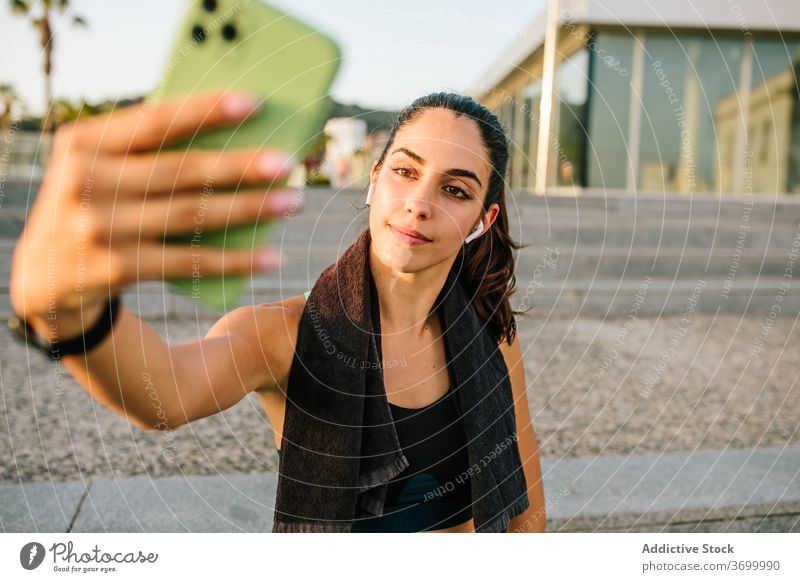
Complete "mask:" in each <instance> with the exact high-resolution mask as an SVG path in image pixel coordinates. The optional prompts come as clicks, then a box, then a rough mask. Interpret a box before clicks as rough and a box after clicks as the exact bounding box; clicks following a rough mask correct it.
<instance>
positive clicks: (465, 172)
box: [392, 147, 483, 188]
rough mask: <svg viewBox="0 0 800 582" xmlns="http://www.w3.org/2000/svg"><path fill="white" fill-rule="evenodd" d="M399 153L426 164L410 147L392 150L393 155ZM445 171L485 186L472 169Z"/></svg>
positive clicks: (449, 174)
mask: <svg viewBox="0 0 800 582" xmlns="http://www.w3.org/2000/svg"><path fill="white" fill-rule="evenodd" d="M397 153H403V154H405V155H407V156H408V157H409V158H411V159H412V160H414V161H415V162H417V163H418V164H419V165H420V166H424V165H425V160H424V159H422V156H420V155H419V154H417V153H415V152H412V151H411V150H410V149H408V148H404V147H399V148H397V149H395V150H393V151H392V155H394V154H397ZM444 173H445V174H447V175H448V176H453V177H456V178H469V179H471V180H475V182H477V183H478V186H480V187H481V188H483V184H481V181H480V180H479V179H478V176H476V175H475V172H471V171H470V170H464V169H462V168H451V169H449V170H445V171H444Z"/></svg>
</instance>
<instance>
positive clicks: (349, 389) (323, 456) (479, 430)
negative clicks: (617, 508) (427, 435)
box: [272, 228, 530, 533]
mask: <svg viewBox="0 0 800 582" xmlns="http://www.w3.org/2000/svg"><path fill="white" fill-rule="evenodd" d="M370 242H371V237H370V231H369V228H366V229H365V230H364V231H363V232H362V233H361V234H360V236H359V237H358V239H357V240H356V242H355V243H353V244H352V245H351V246H350V247H349V248H348V249H347V250H346V251H345V252H344V254H343V255H342V256H341V258H340V259H339V260H338V261H337V262H336V263H335V264H333V265H331V266H330V267H328V268H327V269H326V270H325V271H324V272H323V273H322V275H320V277H319V278H318V279H317V282H316V284H315V285H314V287H313V288H312V290H311V294H310V295H309V297H308V300H307V301H306V305H305V308H304V309H303V313H302V316H301V318H300V326H299V329H298V335H297V343H296V347H295V353H294V358H293V360H292V368H291V370H290V373H289V382H288V389H287V394H286V397H287V400H286V415H285V417H284V425H283V436H282V445H281V450H280V464H279V475H278V491H277V497H276V503H275V517H274V525H273V529H272V531H273V532H300V533H303V532H350V531H352V525H353V521H354V520H356V519H360V518H365V517H371V516H374V515H381V514H382V512H383V506H384V500H385V498H386V489H387V483H388V482H389V481H390V480H391V479H393V478H394V477H396V476H397V475H398V474H399V473H401V472H402V471H403V470H404V469H405V468H406V467H408V465H409V462H408V459H406V457H405V455H404V454H403V452H402V450H401V447H400V443H399V440H398V437H397V432H396V431H395V427H394V424H393V421H392V416H391V411H390V409H389V401H388V398H387V396H386V391H385V389H384V385H383V374H382V371H381V355H380V347H379V345H380V341H379V340H380V331H379V329H380V328H379V325H380V312H379V309H378V305H377V292H376V290H375V285H374V282H373V281H372V274H371V270H370V267H369V248H370ZM462 261H463V253H462V254H461V255H460V256H459V258H458V259H457V260H456V261H455V263H454V264H453V267H452V268H451V270H450V273H449V274H448V277H447V281H446V283H445V285H444V287H443V288H442V290H441V292H440V294H439V297H438V298H437V299H436V302H435V304H434V307H433V309H432V312H433V311H434V310H438V311H439V314H440V317H441V321H442V330H443V333H444V336H445V351H446V354H447V365H448V366H452V370H453V375H454V378H455V381H456V385H455V386H454V387H453V388H454V391H455V403H456V408H457V411H458V414H459V417H460V419H461V422H462V425H463V428H464V431H465V434H466V437H467V448H468V457H469V463H470V467H468V468H466V469H465V473H466V472H468V473H469V479H470V484H471V496H472V512H473V518H474V520H475V530H476V531H477V532H489V533H495V532H504V531H505V530H506V528H507V526H508V522H509V521H510V520H511V519H512V518H513V517H515V516H516V515H519V514H521V513H522V512H524V511H525V510H526V509H527V508H528V507H529V503H530V502H529V499H528V494H527V486H526V481H525V474H524V472H523V469H522V463H521V461H520V455H519V448H518V446H517V432H516V419H515V416H514V399H513V395H512V391H511V380H510V378H509V375H508V368H507V367H506V364H505V360H504V358H503V355H502V353H501V352H500V350H499V348H498V346H497V345H496V344H495V342H494V341H492V339H491V336H490V335H489V333H488V332H487V330H486V324H485V322H483V321H482V320H480V318H479V317H478V316H477V315H476V313H475V311H474V309H473V308H472V306H471V305H470V304H469V302H468V301H467V298H466V297H465V294H464V291H463V288H462V286H461V284H460V282H459V280H458V273H459V272H460V269H461V264H462ZM373 321H375V322H376V324H377V325H375V326H373ZM376 327H377V328H378V331H377V333H376V332H375V331H374V330H375V328H376ZM376 337H377V338H378V341H377V342H376ZM466 476H467V475H466V474H464V476H463V477H462V478H466Z"/></svg>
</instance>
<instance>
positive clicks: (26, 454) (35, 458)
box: [0, 313, 800, 483]
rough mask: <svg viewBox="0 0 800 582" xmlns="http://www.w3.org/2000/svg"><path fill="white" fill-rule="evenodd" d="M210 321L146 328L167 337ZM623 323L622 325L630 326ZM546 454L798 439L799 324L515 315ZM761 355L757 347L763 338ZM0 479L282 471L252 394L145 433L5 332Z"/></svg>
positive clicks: (200, 331)
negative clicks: (171, 426) (224, 408)
mask: <svg viewBox="0 0 800 582" xmlns="http://www.w3.org/2000/svg"><path fill="white" fill-rule="evenodd" d="M213 322H214V320H204V321H201V322H199V323H198V322H195V321H170V322H169V324H168V325H167V326H165V325H164V324H163V322H162V323H161V324H159V323H152V324H153V326H154V327H155V328H156V329H157V330H158V331H159V333H161V334H162V336H163V337H169V341H170V342H182V341H190V340H193V339H197V338H198V337H202V336H203V335H204V334H205V332H206V331H207V330H208V328H209V327H210V326H211V325H212V324H213ZM628 322H630V323H631V324H632V326H631V327H626V323H628ZM520 329H521V337H522V340H521V341H522V346H523V351H524V352H525V360H526V361H525V368H526V376H527V381H528V398H529V401H530V407H531V412H532V416H533V419H534V423H535V426H536V429H537V435H538V438H539V444H540V449H541V453H542V456H543V457H548V458H550V459H553V460H557V459H562V458H574V457H591V456H594V455H612V454H628V453H634V454H641V453H646V452H651V453H652V452H667V451H670V452H678V451H690V450H694V449H703V450H704V449H719V450H722V449H745V448H751V447H752V448H757V447H782V446H784V445H787V444H798V443H800V430H798V418H800V398H798V395H799V394H800V389H799V388H798V374H800V350H798V349H797V346H798V345H799V344H800V330H798V326H797V317H795V316H794V315H792V316H779V317H777V318H775V319H774V320H769V319H767V318H765V317H757V316H747V317H741V316H738V315H731V314H725V315H719V316H716V317H715V316H714V315H708V314H697V313H694V314H691V313H690V314H689V316H688V319H686V320H682V317H681V316H668V317H662V318H655V317H647V318H639V319H635V320H628V319H627V318H624V317H618V318H609V319H606V320H602V319H591V318H580V319H573V318H561V319H554V318H550V319H549V320H548V319H546V314H541V315H535V316H530V317H527V318H522V319H520ZM759 339H760V340H763V341H764V342H765V343H764V349H763V351H760V352H756V351H754V347H758V345H759V343H758V340H759ZM0 345H2V346H4V348H3V349H2V350H0V388H1V389H2V399H1V400H0V418H2V419H3V420H4V422H3V423H2V428H0V460H1V462H0V483H19V482H20V481H21V482H23V483H31V482H42V481H50V480H52V481H70V480H80V479H95V478H113V477H130V476H146V475H149V476H151V477H160V476H167V475H180V474H184V475H214V474H218V473H223V474H228V473H251V474H256V473H264V472H270V471H275V470H276V469H277V455H276V453H275V449H274V443H273V437H272V432H271V430H270V429H269V423H268V420H267V418H266V416H265V414H264V413H263V411H262V410H261V409H260V407H259V405H258V402H257V400H256V399H255V397H248V398H246V399H245V400H244V401H242V402H240V403H239V404H237V405H236V406H234V407H232V408H231V409H229V410H227V411H225V412H224V413H222V414H218V415H216V416H214V417H210V418H206V419H203V420H200V421H196V422H194V423H192V424H191V425H188V426H184V427H181V428H180V429H178V430H176V431H174V432H171V433H159V432H149V431H143V430H140V429H138V428H136V427H134V426H132V425H130V424H129V423H128V422H126V421H125V419H123V418H120V417H118V416H117V415H115V414H114V413H112V412H111V411H110V410H108V409H106V408H105V407H103V406H102V405H100V404H97V403H95V402H94V401H93V400H92V399H91V398H90V397H89V396H88V395H87V393H86V392H85V391H84V390H83V389H82V388H81V387H80V386H79V385H78V384H77V383H76V382H75V381H74V380H73V379H72V378H71V376H69V374H68V373H67V372H66V370H64V369H60V370H59V369H56V368H54V367H53V366H52V365H51V364H49V363H48V362H47V361H46V360H44V359H43V358H42V357H41V356H40V355H39V354H37V353H33V352H30V353H28V352H26V350H25V348H24V347H22V346H20V345H18V344H17V343H16V342H13V341H12V339H11V338H10V337H9V335H8V332H7V331H6V330H5V329H3V330H2V331H0Z"/></svg>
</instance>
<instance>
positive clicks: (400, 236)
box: [389, 224, 431, 245]
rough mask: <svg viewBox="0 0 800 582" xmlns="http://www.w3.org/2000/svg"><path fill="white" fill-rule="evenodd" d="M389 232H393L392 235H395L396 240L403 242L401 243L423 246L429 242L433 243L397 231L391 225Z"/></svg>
mask: <svg viewBox="0 0 800 582" xmlns="http://www.w3.org/2000/svg"><path fill="white" fill-rule="evenodd" d="M389 230H391V231H392V233H393V234H394V236H395V238H397V239H398V240H401V241H403V242H405V243H408V244H411V245H421V244H425V243H427V242H431V241H428V240H424V239H421V238H417V237H415V236H411V235H410V234H406V233H404V232H401V231H399V230H397V229H396V228H395V227H393V226H392V225H391V224H390V225H389Z"/></svg>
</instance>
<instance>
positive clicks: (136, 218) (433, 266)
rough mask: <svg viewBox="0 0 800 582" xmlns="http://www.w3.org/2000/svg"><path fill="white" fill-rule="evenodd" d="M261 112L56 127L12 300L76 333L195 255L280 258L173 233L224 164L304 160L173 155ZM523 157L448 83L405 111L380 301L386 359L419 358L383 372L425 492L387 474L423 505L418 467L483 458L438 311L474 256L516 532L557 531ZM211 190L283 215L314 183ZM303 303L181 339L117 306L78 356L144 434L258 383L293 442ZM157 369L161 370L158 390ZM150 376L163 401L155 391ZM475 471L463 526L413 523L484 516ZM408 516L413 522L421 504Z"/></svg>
mask: <svg viewBox="0 0 800 582" xmlns="http://www.w3.org/2000/svg"><path fill="white" fill-rule="evenodd" d="M255 107H256V104H255V103H254V102H253V101H252V100H250V99H249V98H248V97H247V96H243V95H234V96H230V95H229V96H225V97H223V96H221V95H206V96H201V97H196V98H193V99H192V100H191V101H190V102H189V103H188V105H187V104H186V103H182V104H179V103H176V102H173V103H167V104H164V105H158V106H155V107H150V106H146V105H144V104H143V105H139V106H134V107H131V108H126V109H123V110H120V111H117V112H114V113H112V114H109V115H105V116H101V117H96V118H90V119H88V120H82V121H79V122H77V123H74V124H72V125H69V126H62V127H61V128H59V130H58V132H57V135H56V139H55V145H54V148H53V152H52V155H51V160H50V163H49V165H48V168H47V173H46V175H45V178H44V180H43V183H42V186H41V190H40V192H39V194H38V195H37V199H36V204H35V206H34V208H33V210H32V212H31V215H30V218H29V221H28V223H27V224H26V227H25V231H24V232H23V234H22V236H21V237H20V240H19V243H18V245H17V247H16V249H15V252H14V257H13V263H12V275H11V284H10V287H11V302H12V307H13V309H14V310H15V312H16V313H17V314H18V315H19V316H20V317H24V318H25V319H27V321H28V322H29V323H30V325H31V327H32V328H33V329H34V330H35V331H36V333H37V334H38V335H39V336H41V337H43V338H47V339H49V340H50V341H67V340H69V339H71V338H74V337H80V336H81V334H82V333H84V332H86V331H87V330H91V329H93V327H94V326H95V324H96V322H98V321H99V320H100V319H101V316H102V315H103V313H104V312H105V310H106V308H107V305H108V302H109V298H110V297H114V296H116V295H118V294H119V292H120V291H121V290H122V289H123V288H125V287H126V286H128V285H130V284H132V283H135V282H138V281H143V280H149V279H153V280H157V279H163V278H168V277H177V276H191V273H192V271H196V270H197V268H198V264H199V266H200V268H201V271H202V274H203V275H204V276H210V275H216V274H221V273H226V274H234V273H246V274H249V273H251V272H252V270H253V269H254V268H255V269H271V268H274V267H275V266H276V262H275V260H274V259H271V258H269V257H268V256H265V255H264V254H263V252H262V253H261V254H259V253H254V252H253V251H243V250H236V251H226V252H225V255H224V261H223V255H222V252H221V251H219V250H215V249H211V248H201V249H200V253H201V255H200V257H199V259H200V260H199V263H198V260H197V258H196V257H193V256H192V253H196V252H197V249H190V248H185V247H178V246H169V245H164V244H163V242H161V241H162V239H163V236H164V235H166V234H173V233H179V232H184V231H185V229H186V224H187V223H190V224H191V222H192V217H193V216H194V215H195V213H196V211H197V208H198V205H199V202H200V199H199V196H198V194H199V193H200V191H201V190H202V189H203V187H204V184H207V183H208V180H209V177H210V176H213V183H214V185H215V187H220V188H222V187H224V186H231V185H237V184H240V185H241V184H253V183H256V182H259V181H263V180H265V179H266V180H272V179H281V178H285V177H286V176H287V175H288V172H289V171H290V170H291V164H290V163H287V162H288V160H287V158H286V156H283V155H282V154H281V153H280V152H274V151H267V152H255V151H241V152H233V153H224V154H222V153H217V152H190V153H187V154H184V153H174V152H161V153H159V152H158V151H157V150H158V148H160V147H162V146H163V144H164V143H170V142H172V141H177V140H179V139H181V138H183V137H185V136H188V135H192V134H193V133H194V132H195V131H197V130H199V129H202V128H205V127H210V126H214V125H218V124H223V123H238V122H240V121H241V120H242V119H243V118H245V117H246V116H247V115H248V114H250V113H251V112H252V111H253V110H254V109H255ZM507 160H508V145H507V138H506V136H505V134H504V132H503V129H502V127H501V126H500V124H499V122H498V121H497V119H496V117H495V116H494V115H493V114H492V113H491V112H489V111H488V110H487V109H486V108H484V107H483V106H481V105H479V104H477V103H475V102H474V101H472V100H471V99H469V98H468V97H464V96H460V95H455V94H445V93H438V94H433V95H429V96H426V97H423V98H420V99H418V100H416V101H415V102H414V103H413V104H412V105H411V106H409V107H408V108H406V109H405V110H404V111H403V112H402V113H401V115H400V117H399V119H398V120H397V122H396V123H395V125H394V127H393V128H392V131H391V134H390V137H389V139H388V141H387V144H386V147H385V148H384V150H383V152H382V154H381V156H380V158H379V159H378V160H376V161H375V163H374V164H373V166H372V170H371V172H370V187H369V194H368V198H369V201H368V203H369V205H370V210H369V235H370V239H369V240H370V244H369V268H370V272H371V276H372V281H373V282H374V288H375V289H376V291H377V298H378V304H379V306H380V310H379V313H380V315H379V320H380V341H381V346H382V348H381V353H382V359H383V362H399V361H402V362H404V363H405V365H404V366H402V367H399V366H398V367H394V366H385V367H384V368H383V383H384V388H385V393H386V397H387V398H388V402H389V405H390V407H391V409H392V417H393V418H395V419H396V420H397V421H398V422H397V426H398V434H399V435H400V441H401V445H403V447H404V451H405V452H406V453H407V454H406V457H408V460H409V461H410V466H409V467H408V468H407V469H406V470H405V471H404V472H403V473H401V474H400V475H398V476H397V479H395V480H394V483H395V485H396V484H399V483H403V484H404V485H405V486H408V487H404V488H403V489H402V490H398V487H397V486H394V487H393V486H392V485H391V484H390V485H389V487H390V489H389V491H388V492H387V496H386V508H390V507H399V506H400V505H401V502H402V501H403V500H404V499H401V498H402V497H403V496H405V501H408V495H410V494H411V493H413V492H414V491H412V489H413V488H412V487H410V483H411V482H412V480H413V478H414V475H415V474H416V475H418V476H419V475H423V474H424V475H426V476H428V477H434V476H435V477H436V479H437V482H438V483H442V482H443V481H442V480H443V479H447V478H448V477H449V478H450V481H451V482H452V481H453V478H454V477H456V476H457V475H458V474H459V473H461V472H462V470H465V469H467V467H466V465H465V460H466V459H465V457H464V456H463V455H461V456H459V455H456V454H454V453H453V451H450V450H447V449H448V447H456V448H459V449H460V450H462V451H463V450H464V448H465V446H466V443H464V435H463V431H462V432H459V431H458V430H457V427H458V424H459V419H458V416H457V415H455V409H454V408H452V400H453V399H445V398H444V396H445V395H446V394H447V393H448V392H450V391H451V390H452V389H453V388H454V387H453V386H452V374H449V373H448V372H449V371H450V370H448V364H447V358H446V352H445V345H444V338H443V334H444V332H445V330H442V329H441V325H440V320H439V319H438V318H437V317H436V316H435V315H433V314H432V306H433V305H434V302H435V300H436V298H437V296H438V295H439V293H440V291H441V290H442V288H443V285H444V284H445V281H446V279H447V277H448V273H449V272H450V269H451V267H452V266H453V264H454V261H455V260H456V259H457V257H459V255H460V253H463V257H464V263H463V264H464V267H465V275H464V277H465V279H466V287H467V289H466V291H467V293H466V295H467V296H468V297H470V298H471V299H470V301H471V307H472V308H473V309H474V311H475V313H476V314H477V315H478V317H480V319H481V320H482V321H483V322H485V324H486V325H485V329H486V333H488V334H490V335H491V339H492V340H493V341H494V342H495V343H494V345H496V346H497V345H499V349H500V351H501V352H502V355H503V360H504V361H505V364H506V367H507V370H508V377H509V378H510V382H511V387H512V391H513V408H514V418H515V421H516V430H517V435H516V437H517V438H516V441H517V443H518V451H519V459H521V461H522V469H523V471H524V478H525V479H524V480H525V483H526V487H527V496H528V499H529V500H530V504H529V506H528V507H527V509H526V510H525V511H524V512H522V513H519V514H518V515H515V516H513V519H511V520H510V522H508V527H507V529H506V531H514V532H525V531H544V524H545V511H544V493H543V487H542V481H541V469H540V461H539V455H538V448H537V444H536V438H535V434H534V429H533V426H532V423H531V419H530V415H529V411H528V401H527V397H526V390H525V377H524V371H523V362H522V355H521V349H520V346H519V342H518V341H517V340H516V334H515V327H516V326H515V322H514V317H513V312H512V311H511V308H510V305H509V300H508V296H509V294H510V292H511V291H512V290H513V284H514V262H513V256H512V249H514V248H520V246H519V245H517V244H516V243H514V242H513V241H512V239H511V237H510V236H509V233H508V222H507V215H506V208H505V182H504V176H505V173H506V166H507ZM240 187H241V186H240ZM204 203H205V204H206V205H207V206H208V208H207V209H206V211H205V216H204V227H205V228H207V229H214V228H223V227H224V226H225V225H226V224H227V225H231V224H236V223H246V222H252V221H253V220H254V219H264V218H267V217H276V218H277V217H280V216H281V215H282V213H283V212H285V211H286V210H287V208H293V209H294V208H296V206H297V193H296V192H291V191H280V192H272V193H267V194H265V193H263V192H259V191H255V190H254V191H245V192H244V193H243V192H242V190H240V191H239V193H238V194H237V196H236V197H226V196H216V197H211V198H210V199H208V200H206V201H204ZM465 245H466V246H465ZM254 254H255V255H256V256H254ZM44 282H47V284H46V285H45V284H43V283H44ZM305 307H306V296H305V295H299V296H297V297H292V298H290V299H287V300H284V301H281V302H276V303H272V304H262V305H255V306H247V307H240V308H237V309H234V310H233V311H231V312H230V313H228V314H226V315H225V316H224V317H222V318H221V319H220V320H219V321H218V322H217V323H216V324H215V325H214V326H213V327H212V328H211V329H210V330H209V332H208V333H207V335H206V336H205V338H204V339H202V340H200V341H195V342H189V343H183V344H174V345H169V344H166V343H165V342H164V341H163V340H162V339H161V338H160V337H159V336H158V335H157V334H156V333H155V331H154V330H153V329H152V328H151V327H150V326H148V325H147V324H146V323H144V322H143V321H142V320H140V319H139V318H138V317H137V316H136V315H134V314H133V313H132V312H131V311H129V310H128V309H126V308H124V307H122V306H120V307H119V311H118V313H117V315H116V317H115V318H114V325H113V329H111V330H109V331H108V334H107V335H106V336H105V337H104V338H103V339H102V341H100V342H99V343H98V344H97V345H95V346H94V347H93V348H92V349H91V350H89V351H88V353H86V354H83V355H68V356H67V355H65V356H63V357H62V358H61V359H62V362H63V364H64V366H65V367H66V368H67V369H68V370H69V371H70V373H71V374H73V376H74V377H75V378H76V379H77V380H78V381H79V382H80V383H81V384H82V385H83V386H84V387H85V388H86V389H87V390H88V391H89V392H90V394H91V395H92V396H93V397H94V398H96V399H97V400H98V401H100V402H102V403H103V404H105V405H107V406H109V407H110V408H112V409H113V410H115V411H117V412H118V413H120V414H122V415H125V416H127V417H128V418H129V419H130V420H131V422H133V423H134V424H136V425H138V426H140V427H142V428H147V429H165V428H170V429H173V428H175V427H178V426H180V425H183V424H185V423H188V422H191V421H192V420H194V419H198V418H204V417H206V416H209V415H211V414H214V413H216V412H219V411H221V410H224V409H226V408H228V407H230V406H232V405H233V404H235V403H236V402H238V401H239V400H241V399H242V398H243V397H244V396H245V395H247V394H248V393H249V392H253V391H255V392H256V393H257V394H258V396H259V397H260V399H261V402H262V403H263V406H264V408H265V410H266V413H267V415H268V416H269V418H270V421H271V423H272V426H273V428H274V432H275V442H276V446H277V447H278V448H280V447H281V444H282V443H281V441H282V438H283V428H284V426H283V424H284V418H285V414H286V409H287V408H286V405H287V403H286V393H287V388H288V382H289V377H290V370H291V367H292V361H293V356H294V354H295V349H296V347H297V337H298V335H297V334H298V327H299V325H300V322H301V317H302V315H303V313H304V309H305ZM143 375H144V376H147V378H148V379H149V381H148V383H147V385H148V386H149V389H147V390H146V389H145V383H144V382H143V380H142V378H143ZM233 378H236V379H238V382H232V381H231V379H233ZM153 386H154V387H155V390H156V391H157V400H158V403H159V406H154V405H153V402H154V400H153V398H152V391H153ZM445 403H447V404H446V405H445ZM414 417H417V422H414V420H413V419H414ZM401 419H402V422H403V424H402V425H401ZM431 425H435V426H431ZM401 426H402V428H401ZM434 428H435V429H436V431H439V432H436V434H441V435H442V437H441V438H439V439H438V441H439V446H438V447H437V446H436V442H437V441H436V440H433V442H432V443H431V442H430V441H428V442H429V444H427V445H426V446H425V447H419V446H416V444H417V443H418V442H419V441H420V440H422V433H423V432H425V431H430V430H431V429H434ZM458 481H459V482H461V480H458ZM416 484H417V485H419V483H418V482H417V483H416ZM461 485H462V487H461V488H460V489H459V488H458V487H448V488H446V489H447V490H446V495H441V497H443V498H444V499H443V501H446V503H448V504H449V505H448V506H447V507H448V508H449V509H448V510H450V509H453V508H455V509H458V511H451V514H452V515H450V517H449V521H447V520H445V521H446V524H447V526H446V527H437V528H433V527H425V526H424V522H425V519H426V514H425V513H424V511H417V512H416V513H415V514H414V515H415V516H414V518H413V520H412V525H413V524H416V525H417V526H419V527H418V529H417V528H414V529H412V530H411V531H446V532H466V531H475V523H474V519H473V518H472V513H471V511H470V510H471V507H470V497H469V494H468V484H467V485H464V483H463V482H461ZM465 487H466V488H465ZM416 493H419V490H416ZM411 505H414V506H415V507H423V504H419V503H412V504H411ZM433 505H434V504H433V503H429V504H427V506H428V507H430V506H433ZM441 507H443V506H440V510H441ZM425 511H427V509H426V510H425ZM387 513H391V514H395V513H400V512H387ZM409 515H410V514H409ZM414 520H416V521H414ZM454 520H455V521H454ZM365 523H367V522H365ZM372 523H373V525H372V526H368V527H366V528H364V529H362V530H361V531H398V530H396V529H395V526H396V524H397V522H396V520H395V521H393V518H391V517H390V516H388V515H387V516H386V517H383V518H382V519H377V520H373V522H372ZM405 523H406V526H405V527H408V523H409V522H408V520H407V519H406V521H405ZM436 523H445V522H444V521H441V520H438V521H436ZM369 527H373V529H372V530H370V529H369Z"/></svg>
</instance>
